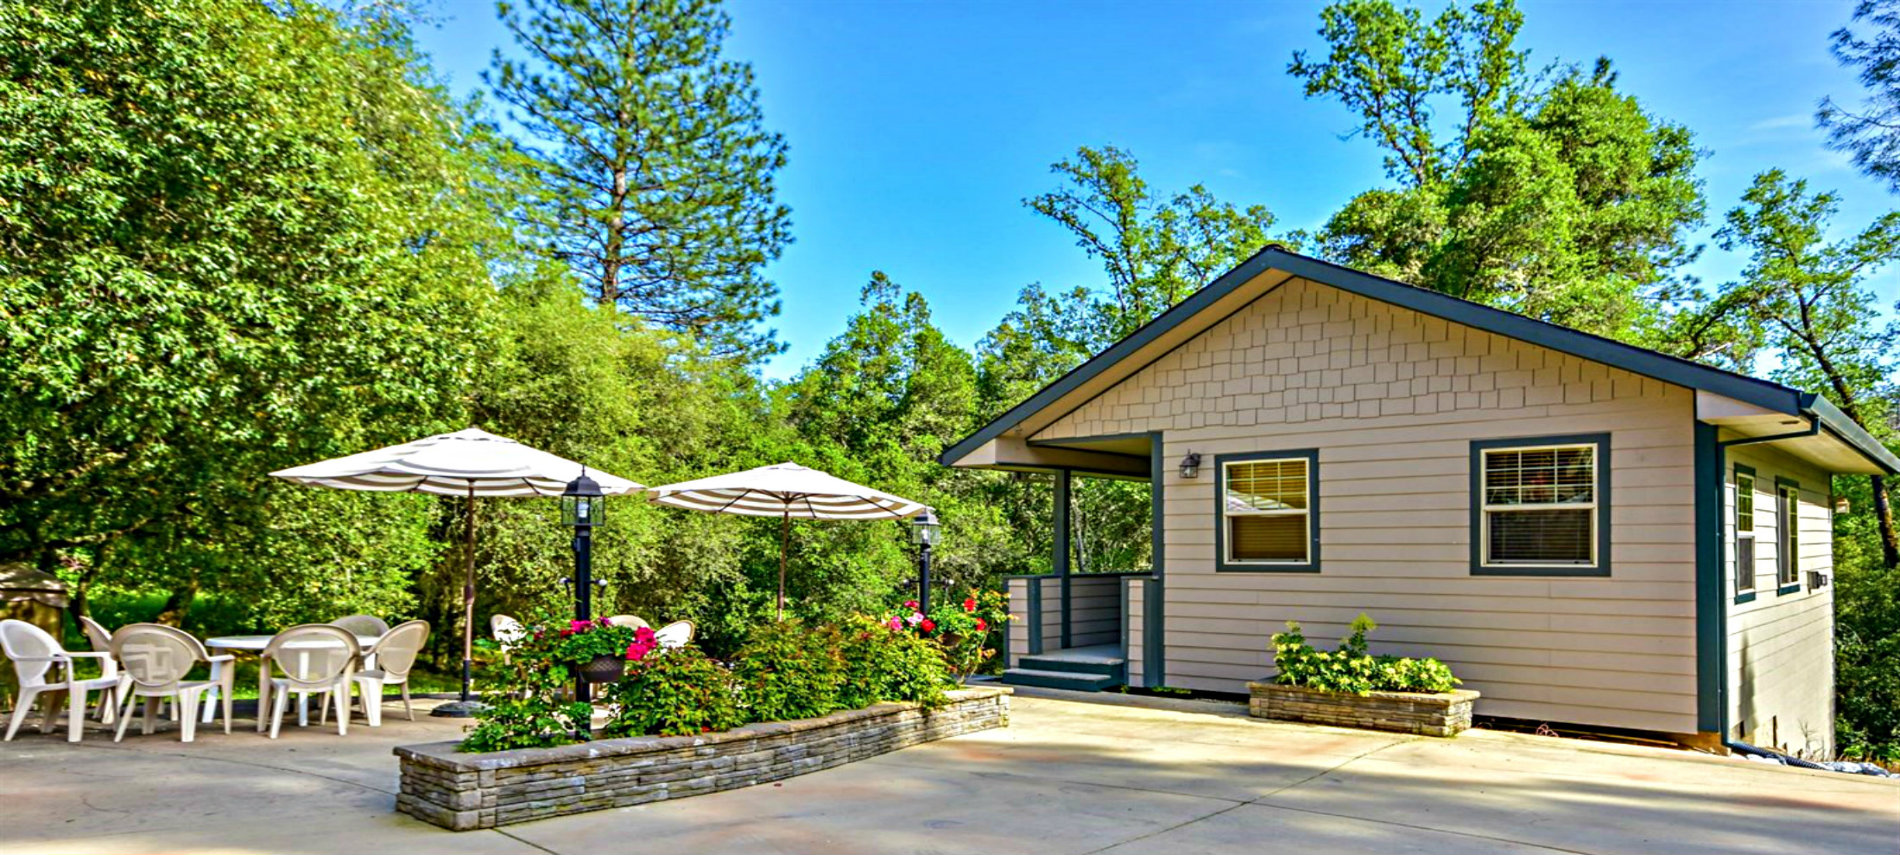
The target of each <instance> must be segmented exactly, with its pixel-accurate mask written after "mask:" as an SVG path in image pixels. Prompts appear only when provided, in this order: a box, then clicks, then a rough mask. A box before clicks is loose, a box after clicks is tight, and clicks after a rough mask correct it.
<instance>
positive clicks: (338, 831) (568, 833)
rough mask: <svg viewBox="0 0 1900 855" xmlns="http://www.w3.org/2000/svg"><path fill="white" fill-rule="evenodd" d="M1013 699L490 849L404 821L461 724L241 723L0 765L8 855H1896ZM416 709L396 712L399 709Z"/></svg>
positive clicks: (1883, 802) (1612, 776) (1729, 766)
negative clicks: (998, 723)
mask: <svg viewBox="0 0 1900 855" xmlns="http://www.w3.org/2000/svg"><path fill="white" fill-rule="evenodd" d="M1097 697H1098V698H1100V699H1101V700H1102V701H1106V702H1084V701H1080V700H1075V699H1069V698H1055V697H1027V696H1018V697H1017V699H1016V701H1015V712H1014V721H1013V724H1012V726H1011V727H1010V728H1008V729H1007V730H998V731H990V732H986V733H982V734H976V735H971V736H964V737H958V738H956V739H951V740H947V741H944V742H938V743H933V744H929V745H924V746H920V747H916V748H910V749H907V750H904V751H900V752H897V753H895V754H889V755H884V756H882V757H878V758H875V759H871V760H867V761H864V762H861V763H856V764H852V765H849V766H845V767H841V768H838V769H832V770H828V771H824V772H819V773H816V774H812V775H807V776H804V777H800V778H794V779H792V780H789V781H786V782H784V783H783V784H782V785H765V786H759V787H753V788H750V789H745V790H738V791H733V792H727V793H719V794H714V795H709V796H702V797H697V798H692V799H685V800H681V801H679V802H673V803H658V804H651V805H645V806H641V807H636V808H628V809H624V810H615V811H604V812H599V813H593V814H586V815H581V816H573V817H565V818H561V819H554V820H546V821H542V822H535V823H527V824H522V825H515V826H509V827H507V828H503V829H499V830H494V831H477V832H466V833H460V834H457V833H453V832H447V831H442V830H440V829H437V828H435V827H433V826H429V825H425V824H423V823H420V822H417V821H414V820H411V819H408V818H407V817H401V816H398V815H397V814H395V813H394V812H393V811H392V810H391V805H392V804H393V802H394V798H395V797H394V793H393V790H394V789H395V786H396V763H395V758H393V757H392V756H390V753H389V751H390V748H391V747H392V746H394V745H398V744H404V743H410V742H421V741H429V740H437V739H443V738H449V737H452V736H453V734H454V733H455V732H456V729H457V728H458V727H459V723H455V722H450V721H447V720H443V719H429V718H427V717H424V718H423V720H422V721H418V722H414V723H410V722H408V721H405V720H403V718H402V716H401V714H400V713H396V714H394V715H389V714H387V711H386V715H385V718H384V726H383V727H382V728H379V729H374V730H372V729H370V728H367V727H361V726H358V727H353V728H352V729H351V731H350V734H349V736H347V737H344V738H338V737H337V736H336V734H335V732H334V730H326V729H322V728H318V727H316V726H314V725H313V726H311V727H309V728H292V727H287V728H286V729H285V736H284V738H282V739H279V740H277V741H275V742H273V741H270V740H267V739H265V738H263V737H261V736H258V735H257V734H256V733H254V732H252V731H251V730H250V728H249V722H248V721H247V720H245V719H244V718H243V717H242V716H240V718H239V719H238V722H237V726H236V727H235V728H234V729H233V732H232V734H231V735H230V736H225V735H224V734H223V733H222V732H221V730H220V729H201V730H200V731H199V734H200V735H199V741H198V742H196V743H193V744H190V745H182V744H180V743H179V742H178V741H177V736H176V734H175V732H172V731H170V730H169V729H166V730H161V732H160V733H159V734H158V735H155V736H139V735H136V734H137V731H136V725H135V726H134V730H133V732H131V733H128V734H127V736H126V739H125V741H124V742H122V743H119V744H117V745H114V744H113V743H112V741H111V739H110V736H109V735H107V734H104V733H102V732H100V731H98V730H97V729H95V730H93V731H92V732H89V733H88V734H87V739H86V741H85V742H83V743H81V744H78V745H72V744H68V743H66V742H64V741H62V740H61V739H60V738H59V737H57V736H42V735H40V734H39V733H38V732H37V729H34V730H32V731H30V732H23V733H22V734H21V736H20V737H19V738H18V739H17V740H16V741H15V742H12V743H8V744H5V745H4V746H0V804H3V805H4V806H5V811H4V816H5V822H4V823H0V852H22V853H24V852H32V853H57V852H95V853H99V852H174V851H194V852H213V851H215V852H265V851H268V852H311V853H320V852H337V853H355V852H368V851H403V852H444V853H448V852H454V853H467V855H476V853H489V852H506V853H515V852H524V853H525V852H542V853H546V852H555V853H582V852H587V853H594V852H619V851H627V850H629V849H632V848H634V847H635V846H636V845H637V846H638V848H640V849H643V850H650V851H659V852H666V853H669V855H687V853H697V852H736V851H745V852H820V851H823V852H900V851H901V852H925V851H929V852H981V853H993V852H1024V851H1036V852H1059V853H1090V852H1118V853H1120V852H1129V853H1133V852H1153V851H1167V852H1215V853H1227V852H1231V853H1254V852H1260V851H1308V850H1315V851H1354V852H1379V853H1394V852H1454V851H1455V852H1461V853H1468V852H1588V853H1609V852H1669V853H1689V852H1711V853H1713V852H1724V853H1755V852H1758V853H1764V855H1766V853H1777V855H1778V853H1785V852H1790V851H1802V852H1842V853H1871V852H1886V853H1892V852H1900V783H1895V782H1892V781H1887V780H1880V779H1873V778H1862V777H1856V776H1850V775H1839V774H1832V773H1823V772H1809V771H1803V770H1796V769H1786V768H1781V767H1770V766H1762V765H1756V764H1752V763H1745V762H1742V761H1736V760H1727V759H1719V758H1712V757H1705V756H1700V755H1695V754H1689V753H1686V752H1678V751H1663V750H1657V749H1648V748H1634V747H1623V746H1616V745H1606V744H1600V743H1591V742H1580V741H1574V740H1561V739H1551V738H1544V737H1535V736H1521V735H1515V734H1504V733H1494V732H1486V731H1471V732H1469V733H1467V734H1465V735H1464V736H1462V737H1459V738H1458V739H1456V740H1436V739H1426V738H1413V737H1405V736H1394V735H1385V734H1375V733H1366V732H1359V731H1348V730H1336V729H1330V728H1322V727H1307V726H1299V725H1281V724H1273V723H1268V722H1262V721H1257V720H1253V719H1249V718H1247V717H1245V716H1244V715H1241V714H1239V708H1238V707H1237V706H1232V705H1219V704H1198V703H1187V702H1176V703H1167V704H1164V706H1166V707H1168V708H1164V709H1153V708H1145V707H1138V706H1133V705H1129V704H1127V703H1125V702H1124V703H1115V702H1114V701H1116V700H1122V701H1125V700H1126V699H1120V698H1119V697H1118V696H1097ZM391 709H397V708H391Z"/></svg>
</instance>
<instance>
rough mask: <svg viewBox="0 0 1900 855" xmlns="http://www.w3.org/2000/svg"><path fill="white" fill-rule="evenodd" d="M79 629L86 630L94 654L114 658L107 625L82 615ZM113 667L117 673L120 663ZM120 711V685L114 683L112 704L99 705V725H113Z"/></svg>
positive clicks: (87, 644) (114, 664) (115, 663)
mask: <svg viewBox="0 0 1900 855" xmlns="http://www.w3.org/2000/svg"><path fill="white" fill-rule="evenodd" d="M79 628H80V629H83V630H85V632H86V646H88V647H91V648H92V652H94V653H102V654H105V657H106V658H107V659H111V658H112V633H110V632H107V631H106V628H105V625H103V624H101V623H99V622H98V621H96V620H93V619H92V618H90V617H88V616H86V615H80V616H79ZM112 667H113V670H114V671H115V672H116V671H117V670H118V663H117V662H114V663H113V665H112ZM118 709H119V692H118V684H117V683H114V684H113V692H112V701H111V703H102V704H100V705H99V723H100V724H111V723H112V716H113V714H114V713H116V712H118Z"/></svg>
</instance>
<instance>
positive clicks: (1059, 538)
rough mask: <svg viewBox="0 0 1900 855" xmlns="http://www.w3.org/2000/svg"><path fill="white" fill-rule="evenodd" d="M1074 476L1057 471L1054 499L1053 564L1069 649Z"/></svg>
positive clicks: (1063, 640) (1063, 632) (1064, 646)
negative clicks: (1060, 597) (1070, 513)
mask: <svg viewBox="0 0 1900 855" xmlns="http://www.w3.org/2000/svg"><path fill="white" fill-rule="evenodd" d="M1073 478H1074V473H1072V472H1070V471H1069V470H1067V469H1063V470H1061V471H1058V472H1057V473H1056V479H1055V480H1056V483H1055V500H1054V501H1055V512H1056V513H1055V516H1056V519H1055V528H1056V530H1055V563H1054V565H1053V566H1054V568H1055V571H1056V575H1057V576H1058V577H1061V579H1062V595H1061V596H1062V602H1061V603H1058V604H1057V605H1058V606H1059V608H1060V609H1061V611H1062V624H1061V626H1062V636H1061V637H1062V648H1063V649H1067V648H1068V646H1069V574H1070V573H1072V572H1074V570H1075V568H1074V567H1072V566H1071V562H1072V561H1073V559H1074V555H1073V554H1072V553H1073V552H1074V545H1073V544H1072V543H1071V542H1070V540H1069V537H1070V535H1071V533H1072V532H1071V531H1070V528H1069V501H1070V494H1069V491H1070V488H1071V486H1072V483H1071V482H1072V480H1073Z"/></svg>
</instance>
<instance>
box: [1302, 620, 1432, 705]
mask: <svg viewBox="0 0 1900 855" xmlns="http://www.w3.org/2000/svg"><path fill="white" fill-rule="evenodd" d="M1377 626H1378V624H1375V623H1373V622H1372V618H1370V617H1367V616H1365V615H1363V614H1362V615H1360V616H1359V617H1357V618H1354V619H1353V622H1352V632H1351V633H1350V634H1348V635H1347V636H1346V637H1345V638H1343V639H1341V640H1340V642H1339V649H1338V650H1332V651H1326V650H1320V649H1318V648H1315V647H1314V646H1313V645H1311V644H1309V643H1307V641H1306V636H1305V635H1304V634H1303V633H1301V631H1300V624H1299V622H1298V621H1287V622H1286V632H1276V633H1274V634H1273V663H1274V664H1275V665H1276V666H1278V667H1279V669H1280V673H1279V676H1277V677H1276V678H1275V682H1277V683H1279V684H1280V685H1283V686H1304V687H1306V688H1309V689H1321V690H1324V691H1328V692H1343V693H1347V694H1354V695H1364V694H1367V693H1369V692H1449V691H1451V690H1452V688H1453V687H1455V686H1457V685H1458V684H1459V680H1458V678H1457V677H1454V676H1452V674H1451V668H1449V667H1447V666H1446V665H1445V663H1443V662H1440V661H1438V660H1436V659H1409V658H1402V657H1398V656H1373V655H1371V654H1369V653H1368V652H1367V651H1366V633H1367V632H1369V631H1371V630H1372V629H1374V628H1376V627H1377Z"/></svg>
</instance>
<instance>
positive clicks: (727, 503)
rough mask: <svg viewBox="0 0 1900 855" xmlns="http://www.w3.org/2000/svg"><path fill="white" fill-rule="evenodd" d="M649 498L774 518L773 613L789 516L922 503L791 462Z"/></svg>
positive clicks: (842, 514)
mask: <svg viewBox="0 0 1900 855" xmlns="http://www.w3.org/2000/svg"><path fill="white" fill-rule="evenodd" d="M647 492H648V494H649V495H650V496H652V498H653V501H655V502H658V503H660V504H662V505H671V506H673V507H676V508H686V509H688V510H695V511H706V512H709V513H717V514H739V515H741V516H749V517H778V518H779V521H780V522H779V554H778V614H779V616H780V617H784V616H785V556H786V552H787V550H788V549H789V547H790V543H791V535H792V520H795V519H800V520H895V519H904V518H906V517H913V516H916V515H917V514H920V513H923V512H924V510H925V508H924V506H923V505H922V504H920V503H917V502H913V501H911V500H909V499H906V498H903V497H901V496H893V495H891V494H889V493H886V492H883V491H882V490H873V489H871V488H870V487H866V486H863V485H861V484H853V483H851V482H850V481H846V480H844V479H843V478H839V477H837V476H835V475H831V474H828V473H825V472H820V471H818V470H816V469H811V468H808V467H805V466H800V465H798V464H796V463H778V464H774V465H772V466H760V467H758V468H756V469H747V470H745V471H744V472H733V473H729V474H726V475H714V476H712V477H711V478H700V479H698V480H696V481H682V482H680V483H678V484H667V485H666V486H664V487H651V488H648V490H647Z"/></svg>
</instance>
